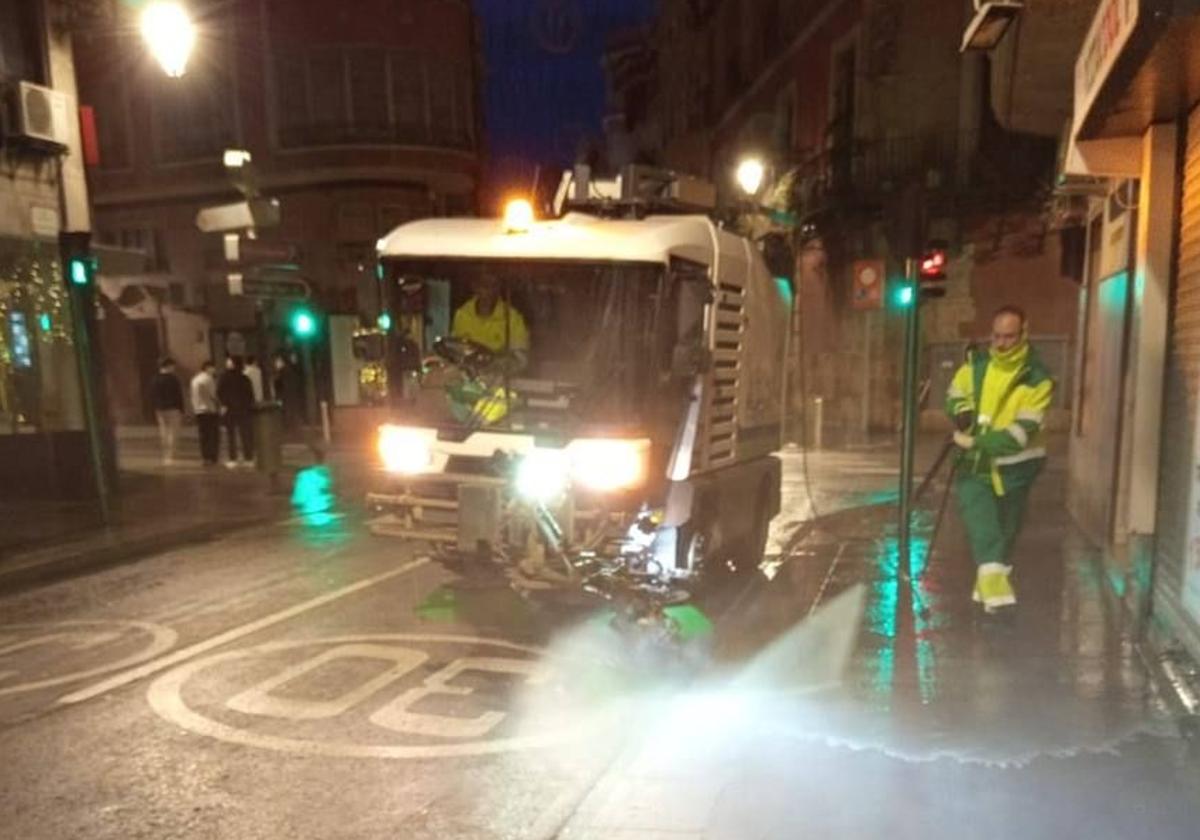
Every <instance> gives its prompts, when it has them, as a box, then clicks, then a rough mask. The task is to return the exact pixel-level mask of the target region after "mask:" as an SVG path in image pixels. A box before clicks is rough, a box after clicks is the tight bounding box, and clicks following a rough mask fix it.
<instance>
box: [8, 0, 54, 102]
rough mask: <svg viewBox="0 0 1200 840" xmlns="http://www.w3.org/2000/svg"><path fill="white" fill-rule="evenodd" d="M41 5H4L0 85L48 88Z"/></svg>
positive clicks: (25, 3)
mask: <svg viewBox="0 0 1200 840" xmlns="http://www.w3.org/2000/svg"><path fill="white" fill-rule="evenodd" d="M37 7H38V4H36V3H27V2H18V3H0V81H27V82H38V83H41V84H45V81H46V79H45V74H44V73H43V72H42V39H41V32H40V29H39V23H40V22H39V20H38V12H37Z"/></svg>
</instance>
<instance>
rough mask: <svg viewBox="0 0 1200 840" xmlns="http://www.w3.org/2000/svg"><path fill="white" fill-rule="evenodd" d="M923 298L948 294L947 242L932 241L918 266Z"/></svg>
mask: <svg viewBox="0 0 1200 840" xmlns="http://www.w3.org/2000/svg"><path fill="white" fill-rule="evenodd" d="M917 276H918V278H919V282H920V286H921V298H922V300H925V299H929V298H940V297H942V296H944V295H945V294H946V243H944V242H941V241H934V242H930V243H929V244H928V245H927V246H926V247H925V251H924V253H923V254H921V261H920V264H919V265H918V267H917Z"/></svg>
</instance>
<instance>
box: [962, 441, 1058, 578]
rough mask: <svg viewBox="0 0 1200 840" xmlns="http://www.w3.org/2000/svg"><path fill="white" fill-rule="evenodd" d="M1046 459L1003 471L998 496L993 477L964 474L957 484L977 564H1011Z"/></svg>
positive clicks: (1001, 471)
mask: <svg viewBox="0 0 1200 840" xmlns="http://www.w3.org/2000/svg"><path fill="white" fill-rule="evenodd" d="M1044 461H1045V459H1044V458H1037V459H1034V460H1032V461H1025V462H1023V463H1020V464H1013V465H1012V466H1009V467H1001V468H1000V477H1001V480H1002V481H1003V482H1004V495H1003V496H1000V495H997V494H996V491H995V489H994V488H993V487H992V478H991V476H990V475H987V474H980V473H969V472H966V471H965V470H964V471H963V472H960V474H959V476H958V479H957V480H956V481H955V483H954V490H955V495H956V496H957V497H958V509H959V511H960V512H961V513H962V518H963V523H964V524H965V525H966V527H967V541H968V542H969V543H970V545H971V556H972V557H973V558H974V560H975V565H977V566H982V565H983V564H984V563H1001V564H1003V565H1006V566H1007V565H1011V563H1010V562H1009V557H1010V555H1011V553H1012V549H1013V544H1014V543H1015V542H1016V540H1017V534H1018V533H1020V531H1021V521H1022V520H1023V519H1024V517H1025V506H1026V504H1027V503H1028V501H1029V491H1030V489H1031V488H1032V487H1033V481H1034V479H1035V478H1037V476H1038V473H1040V472H1041V471H1042V465H1043V462H1044Z"/></svg>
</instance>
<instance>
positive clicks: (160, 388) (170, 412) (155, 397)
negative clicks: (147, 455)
mask: <svg viewBox="0 0 1200 840" xmlns="http://www.w3.org/2000/svg"><path fill="white" fill-rule="evenodd" d="M150 402H151V403H152V404H153V405H154V417H155V419H156V420H157V421H158V439H159V442H160V443H161V444H162V460H163V463H164V464H166V465H168V466H169V465H171V464H172V463H174V462H175V444H176V442H177V441H178V439H179V427H180V426H181V425H183V386H182V385H180V384H179V377H178V376H176V375H175V360H174V359H172V358H170V357H164V358H163V359H162V361H160V362H159V363H158V373H156V374H154V378H153V379H152V380H150Z"/></svg>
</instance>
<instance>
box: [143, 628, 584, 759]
mask: <svg viewBox="0 0 1200 840" xmlns="http://www.w3.org/2000/svg"><path fill="white" fill-rule="evenodd" d="M389 644H391V645H405V647H403V648H396V649H397V650H413V651H420V650H421V647H420V646H421V645H435V646H445V645H458V646H461V647H469V648H491V649H493V650H498V651H502V652H508V653H517V654H520V655H521V657H522V658H523V659H525V660H526V661H528V662H529V663H530V665H531V666H532V665H533V664H535V663H536V662H537V661H538V660H537V657H541V656H543V655H544V654H545V651H543V650H541V649H539V648H535V647H530V646H528V645H521V644H516V643H514V642H507V641H503V640H500V639H487V638H481V637H477V636H458V635H453V634H444V635H443V634H409V633H393V634H374V635H357V636H335V637H322V638H314V639H294V640H287V641H278V642H268V643H266V644H262V645H256V646H254V647H251V648H245V649H242V650H235V651H229V652H227V653H220V654H215V655H212V656H208V657H205V658H203V659H197V660H193V661H191V662H188V663H186V664H184V665H180V666H179V667H177V668H175V669H173V670H171V671H168V672H167V673H165V674H163V675H162V676H160V677H159V678H158V679H156V680H155V681H154V682H153V683H152V684H151V685H150V687H149V689H148V690H147V693H146V698H147V700H148V701H149V703H150V707H151V708H152V709H154V711H155V713H157V714H158V715H159V717H161V718H163V719H164V720H167V721H169V722H171V723H174V724H175V725H177V726H179V727H181V728H182V729H185V730H187V731H189V732H192V733H195V734H197V735H203V736H206V737H210V738H215V739H217V740H219V741H225V742H227V743H232V744H239V745H241V746H248V747H256V748H259V749H266V750H273V751H276V752H283V753H290V754H292V755H305V756H320V757H341V758H393V759H422V758H453V757H464V756H477V755H492V754H496V753H502V752H511V751H515V750H527V749H536V748H541V747H546V746H550V745H552V744H557V743H561V742H563V741H564V740H568V739H569V738H571V737H573V736H572V734H571V733H569V732H567V731H566V730H563V729H553V730H549V731H542V732H539V733H537V734H533V735H515V736H505V737H496V738H483V737H479V735H480V733H479V732H477V731H472V732H471V735H472V736H473V737H471V739H470V740H465V739H464V740H457V741H455V742H454V743H422V744H364V743H349V742H329V741H317V740H311V739H306V738H293V737H286V736H282V735H273V734H269V733H264V732H254V731H251V730H248V729H241V728H238V727H236V726H231V725H230V724H227V723H223V722H221V721H218V720H214V719H213V718H211V717H207V716H205V715H204V714H201V713H200V712H197V711H196V710H195V709H193V708H191V707H190V706H188V704H187V702H186V701H185V700H184V698H183V690H184V687H185V686H186V685H187V683H188V681H189V680H191V679H192V678H193V677H195V676H196V675H197V674H199V673H200V672H201V671H204V670H206V669H209V668H212V667H215V666H218V665H222V664H227V663H231V662H236V661H239V660H248V659H252V658H254V657H259V656H264V655H270V654H275V653H279V652H282V651H288V650H294V649H296V648H303V647H322V648H331V647H333V646H351V647H354V646H357V648H358V649H360V650H362V649H363V648H365V647H366V646H371V645H375V646H383V645H389ZM408 646H414V647H408ZM364 652H365V651H364ZM322 658H323V657H317V659H318V660H319V659H322ZM423 659H424V657H422V659H421V661H423ZM313 661H314V662H315V661H316V660H313ZM492 661H494V660H490V659H487V658H486V657H474V656H473V657H469V658H468V659H464V660H455V661H454V663H452V664H451V666H448V668H443V669H442V671H439V672H438V674H435V675H433V676H431V677H429V678H427V679H426V681H425V685H426V687H425V688H423V689H413V690H410V691H408V692H404V693H403V694H402V695H401V697H399V698H397V700H395V701H392V702H390V703H388V704H386V706H385V707H384V709H381V710H379V711H377V712H376V713H375V714H374V715H372V716H371V718H372V723H376V724H378V725H380V726H382V727H383V728H386V729H395V730H396V731H406V732H415V733H417V734H421V735H425V736H431V735H436V734H437V733H434V732H431V731H429V730H428V722H427V719H428V718H433V717H441V716H437V715H421V714H416V713H413V712H412V711H411V710H410V709H409V708H408V707H409V706H411V705H412V702H414V701H415V699H419V697H420V696H427V695H428V694H430V693H441V694H446V693H450V694H462V693H467V692H468V691H469V689H463V688H459V687H457V686H453V685H450V684H448V683H447V682H446V679H448V677H446V678H444V677H439V674H442V673H443V672H446V671H448V670H449V671H451V672H452V674H451V676H453V673H458V672H461V671H462V670H463V668H464V667H467V666H458V667H457V669H456V666H455V663H459V662H468V664H470V663H475V664H476V665H478V664H479V663H484V664H485V665H486V663H487V662H492ZM506 661H508V662H509V663H513V662H516V661H517V660H515V659H513V658H511V657H510V658H509V659H508V660H506ZM417 664H419V662H417ZM314 667H315V666H314V665H311V664H305V665H301V666H293V667H292V668H291V669H289V671H291V672H294V674H293V675H298V674H302V673H305V672H307V671H311V670H313V668H314ZM510 668H511V669H514V670H513V671H512V672H514V673H515V669H516V667H515V666H513V665H511V664H510V665H508V666H501V667H496V668H491V667H488V668H485V669H486V670H493V671H496V670H505V671H508V670H509V669H510ZM285 673H286V672H285ZM286 679H287V676H284V675H277V676H275V677H273V678H271V679H269V680H267V681H266V683H264V684H263V685H266V686H269V687H268V688H262V689H249V690H246V691H242V692H240V693H239V694H238V695H237V696H235V697H234V698H232V700H230V701H228V702H226V704H225V705H226V707H227V708H231V709H233V710H234V711H237V712H241V713H249V714H255V713H273V716H274V717H276V719H293V720H303V719H314V718H317V717H325V715H324V714H321V715H317V714H308V713H304V712H299V711H296V710H294V709H293V711H292V712H291V713H289V712H288V711H287V709H288V708H289V707H288V706H287V701H281V700H274V701H272V700H270V699H269V696H268V695H269V694H270V689H271V688H274V687H278V686H279V685H280V684H282V683H283V682H285V681H286ZM530 682H536V681H534V680H530ZM349 694H355V692H350V693H349ZM349 694H348V695H347V696H349ZM357 699H365V698H355V700H357ZM401 701H403V702H401ZM331 704H332V705H333V706H336V705H337V703H336V701H322V703H321V704H319V705H322V706H330V705H331ZM313 705H317V704H313ZM498 714H499V713H497V712H489V713H487V714H485V715H483V716H481V718H479V719H476V720H472V719H458V718H450V717H447V718H444V719H445V720H447V721H455V720H462V721H464V723H465V724H468V729H469V728H470V727H469V724H472V723H478V722H483V723H484V724H486V723H487V722H495V720H496V717H495V716H496V715H498ZM500 717H503V715H500ZM414 725H415V726H414ZM422 726H424V728H422ZM398 727H405V728H404V729H403V730H401V729H399V728H398ZM475 729H482V726H478V725H477V726H476V727H475Z"/></svg>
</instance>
